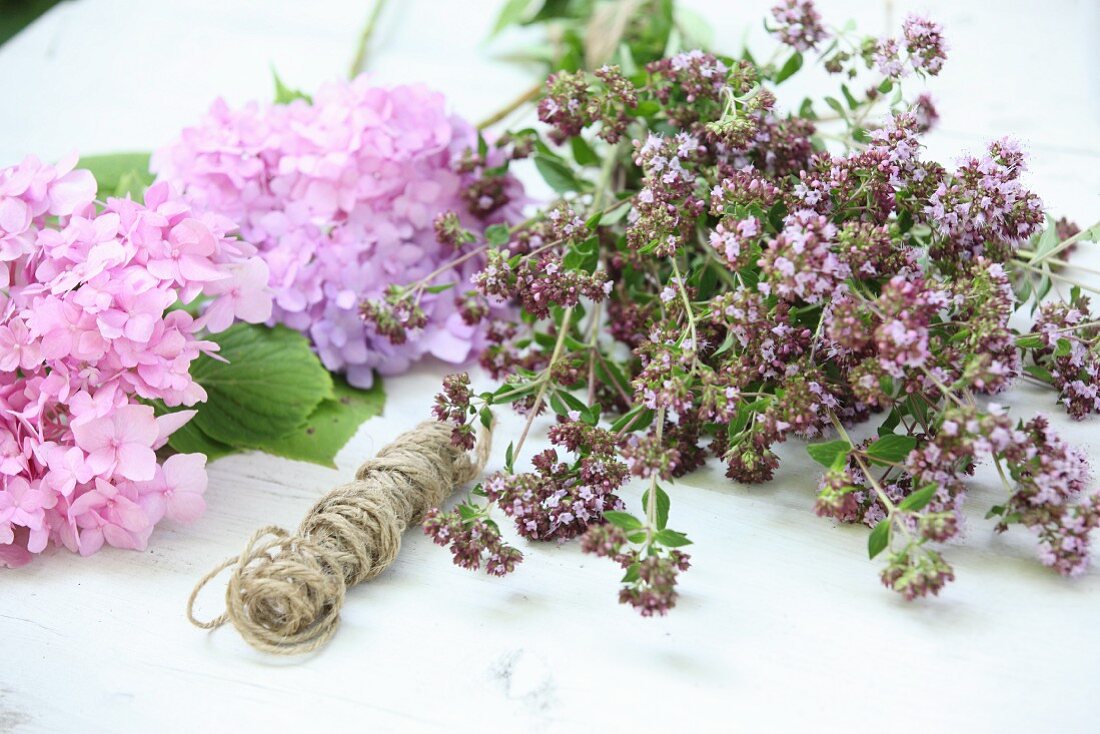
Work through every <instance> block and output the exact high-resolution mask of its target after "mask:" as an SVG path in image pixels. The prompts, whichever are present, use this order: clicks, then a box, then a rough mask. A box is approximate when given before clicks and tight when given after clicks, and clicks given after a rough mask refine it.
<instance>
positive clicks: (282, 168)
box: [0, 76, 522, 387]
mask: <svg viewBox="0 0 1100 734" xmlns="http://www.w3.org/2000/svg"><path fill="white" fill-rule="evenodd" d="M477 148H478V140H477V133H476V131H475V130H474V128H473V126H471V125H470V124H468V123H467V122H465V121H463V120H461V119H460V118H458V117H455V116H453V115H451V114H449V113H448V112H447V107H446V104H445V101H444V98H443V96H442V95H441V94H438V93H436V92H432V91H430V90H428V89H427V88H425V87H423V86H394V87H389V88H384V87H379V86H375V85H373V84H372V83H371V81H370V80H369V79H368V78H367V77H365V76H360V77H359V78H357V79H355V80H353V81H351V82H339V83H333V84H329V85H326V86H323V87H321V89H319V90H318V91H317V93H316V95H314V98H313V99H312V100H307V99H296V100H294V101H292V102H290V103H289V104H268V105H261V104H258V103H251V104H248V105H246V106H244V107H242V108H237V109H234V108H231V107H230V106H229V105H227V104H226V103H225V102H224V101H222V100H218V101H216V102H215V103H214V104H213V106H212V107H211V108H210V111H209V112H208V113H207V115H206V117H205V118H204V119H203V120H202V121H201V122H200V123H199V124H198V125H196V126H194V127H189V128H187V129H185V130H184V131H183V132H182V134H181V135H180V137H179V139H178V140H176V141H175V142H174V143H173V144H171V145H170V146H168V147H166V148H164V149H162V150H160V151H158V152H157V153H155V154H154V156H153V160H152V168H153V170H154V171H155V172H157V173H158V175H159V176H160V177H161V179H163V180H167V181H171V182H173V183H175V184H178V185H179V186H180V187H181V188H182V190H183V192H184V194H185V196H186V197H187V199H188V201H189V202H190V203H191V205H192V206H194V207H195V208H196V209H199V210H202V211H208V212H212V213H216V214H220V215H223V216H227V217H229V218H231V219H232V220H233V221H235V222H238V223H239V224H240V227H241V235H242V236H243V237H244V239H245V240H247V241H248V242H250V243H252V244H254V245H255V246H256V247H257V248H258V250H259V255H260V257H262V258H263V260H264V261H265V263H266V264H267V269H268V270H270V286H271V289H272V290H273V291H274V294H275V308H274V311H273V313H272V314H271V322H280V323H283V324H286V325H287V326H289V327H291V328H294V329H297V330H299V331H301V332H302V333H304V334H306V335H308V336H309V337H310V339H311V340H312V342H313V345H314V348H315V349H316V350H317V353H318V355H319V356H320V358H321V360H322V361H323V362H324V364H325V366H326V367H328V368H329V369H330V370H333V371H343V372H346V373H347V377H348V380H349V381H350V382H351V383H352V384H354V385H357V386H361V387H369V386H370V385H371V382H372V380H373V374H374V371H375V370H377V371H378V372H380V373H382V374H395V373H400V372H404V371H405V370H406V369H408V367H409V365H410V364H411V363H412V362H414V361H416V360H417V359H419V358H421V357H422V356H424V355H429V354H430V355H433V356H435V357H438V358H440V359H443V360H445V361H448V362H453V363H460V362H464V361H466V360H467V359H468V358H470V357H471V356H472V355H475V354H477V353H478V352H479V351H480V349H481V348H482V347H483V346H484V345H485V338H484V332H485V325H484V324H473V323H470V322H471V321H473V320H471V319H464V318H463V316H464V314H463V308H464V304H465V303H466V301H467V298H466V294H467V293H468V292H469V291H471V290H472V285H471V283H470V277H471V276H472V275H473V273H474V272H476V271H477V270H478V268H479V266H480V265H482V264H484V258H477V257H471V258H470V259H469V260H467V261H466V262H465V264H464V265H463V266H460V267H456V268H454V269H450V270H448V271H447V272H445V273H441V274H439V275H437V276H435V277H433V278H432V279H431V284H432V285H433V286H442V285H446V284H452V285H453V286H454V287H453V288H451V289H449V290H446V291H444V292H438V293H437V292H430V293H425V294H424V295H423V297H422V298H421V299H420V300H419V305H420V307H421V308H423V310H424V312H425V316H426V319H425V322H424V323H423V324H422V325H421V324H417V325H416V327H415V328H413V329H411V330H410V333H409V336H408V338H407V339H405V340H404V341H402V342H401V343H400V344H394V343H392V342H391V341H390V340H389V339H387V338H385V337H384V336H382V335H380V334H379V333H378V331H377V329H376V328H375V327H374V326H372V325H370V324H367V323H365V322H364V320H363V318H362V316H361V314H360V309H361V306H362V304H363V303H364V301H367V300H371V299H377V298H379V297H382V296H384V295H385V293H386V291H387V289H388V288H389V287H390V286H391V285H398V286H403V285H408V284H410V283H414V282H417V281H418V280H420V279H422V278H425V277H426V276H429V275H431V274H432V273H433V271H435V270H436V269H437V268H438V267H439V266H440V265H442V264H444V263H447V262H449V261H450V260H452V259H454V255H455V246H454V245H453V244H445V243H442V242H439V241H437V238H436V232H435V228H434V227H433V223H434V222H435V220H436V218H437V217H438V216H439V215H441V214H443V213H444V212H449V211H454V212H457V213H458V216H459V218H460V221H461V224H462V226H463V227H465V228H467V229H469V230H473V231H477V232H480V231H483V230H484V229H485V227H486V226H487V225H489V224H492V223H496V222H500V221H503V220H505V219H512V218H515V215H516V214H517V213H518V205H519V204H520V203H522V202H521V201H520V199H521V195H522V190H521V188H520V186H519V184H518V183H517V182H516V181H515V179H513V178H512V177H510V176H497V177H493V179H492V180H491V182H489V183H491V185H487V182H488V179H485V178H481V177H479V174H480V173H481V172H482V171H484V170H485V168H487V167H490V166H494V165H497V164H498V163H499V161H496V160H493V157H494V156H496V155H499V153H498V151H497V150H496V149H495V148H494V149H492V150H491V151H490V152H489V154H488V156H487V158H488V159H489V160H481V159H480V156H478V155H477V154H476V151H477ZM460 247H466V248H469V249H473V247H474V245H473V244H470V243H464V244H462V245H460ZM460 254H461V253H460ZM176 262H178V263H179V268H180V269H181V271H182V270H183V268H184V267H185V263H186V262H187V261H186V260H185V259H182V258H177V259H175V260H172V261H169V263H167V264H166V265H165V267H166V268H170V267H174V265H173V263H176ZM238 267H240V268H241V272H240V277H239V283H240V286H239V288H237V289H227V288H225V286H223V285H220V284H219V283H212V284H211V287H212V288H213V289H214V291H215V292H219V293H225V294H226V296H227V297H226V298H224V299H223V300H222V301H221V302H220V303H219V304H218V305H216V306H214V307H211V309H210V310H208V311H207V312H206V313H207V315H208V318H209V319H210V320H211V325H215V324H216V325H218V326H222V325H224V324H226V323H228V322H229V321H230V320H231V319H232V318H233V317H237V318H245V319H252V318H254V317H255V316H256V315H257V314H255V313H252V312H249V311H248V310H247V304H248V298H249V295H248V294H249V293H250V292H253V291H255V290H256V289H258V288H260V287H261V286H262V285H263V283H262V282H261V276H266V273H263V272H261V270H260V268H258V267H256V266H251V265H242V266H238ZM4 338H5V337H4V335H3V334H0V340H2V339H4Z"/></svg>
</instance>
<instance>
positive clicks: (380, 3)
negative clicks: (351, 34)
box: [348, 0, 386, 79]
mask: <svg viewBox="0 0 1100 734" xmlns="http://www.w3.org/2000/svg"><path fill="white" fill-rule="evenodd" d="M385 6H386V0H374V7H373V8H372V9H371V13H370V17H369V18H368V19H367V25H366V26H364V27H363V33H362V35H360V36H359V46H358V47H357V48H356V49H355V59H354V60H352V62H351V66H350V67H349V68H348V77H350V78H352V79H354V78H355V77H356V76H358V75H359V72H361V71H363V68H364V65H365V64H366V61H367V51H368V50H369V46H370V39H371V37H372V36H373V35H374V31H375V29H376V28H377V27H378V17H379V16H380V15H382V8H384V7H385Z"/></svg>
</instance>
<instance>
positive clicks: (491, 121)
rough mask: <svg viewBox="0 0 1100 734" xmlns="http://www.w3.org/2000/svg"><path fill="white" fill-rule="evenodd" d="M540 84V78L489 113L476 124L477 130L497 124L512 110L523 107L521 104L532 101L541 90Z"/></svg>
mask: <svg viewBox="0 0 1100 734" xmlns="http://www.w3.org/2000/svg"><path fill="white" fill-rule="evenodd" d="M542 86H543V82H542V81H541V80H540V81H539V82H538V83H537V84H535V85H534V86H533V87H531V88H530V89H528V90H527V91H525V92H524V93H523V94H521V95H519V96H518V97H516V98H515V99H514V100H512V101H511V102H509V103H508V104H507V105H505V106H504V107H502V108H500V109H499V110H497V111H496V112H494V113H493V114H491V115H489V116H488V117H486V118H485V119H484V120H482V121H481V122H479V123H478V124H477V129H478V130H484V129H486V128H489V127H492V126H493V125H495V124H497V123H498V122H500V121H501V120H503V119H504V118H506V117H508V116H509V115H511V114H512V113H513V112H515V111H516V110H518V109H519V108H520V107H523V105H525V104H527V103H528V102H531V101H533V100H534V99H535V98H536V97H538V96H539V93H540V92H541V91H542Z"/></svg>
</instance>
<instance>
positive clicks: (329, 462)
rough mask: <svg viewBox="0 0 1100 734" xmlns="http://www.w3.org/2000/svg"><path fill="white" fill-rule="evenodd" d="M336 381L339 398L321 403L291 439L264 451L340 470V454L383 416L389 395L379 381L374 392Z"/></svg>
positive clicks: (267, 445)
mask: <svg viewBox="0 0 1100 734" xmlns="http://www.w3.org/2000/svg"><path fill="white" fill-rule="evenodd" d="M332 380H333V393H334V394H335V397H334V398H331V399H327V400H323V401H321V404H320V405H318V406H317V409H316V410H314V411H313V413H311V414H310V416H309V418H308V419H307V420H306V422H305V424H304V425H302V426H300V427H299V428H298V429H297V430H295V431H294V432H293V433H291V434H290V435H288V436H283V437H282V438H274V439H269V440H267V441H265V442H264V444H263V447H262V448H263V450H264V451H266V452H267V453H269V454H275V455H276V456H283V457H286V458H288V459H297V460H298V461H308V462H310V463H313V464H320V465H321V466H327V467H331V468H333V469H335V468H336V461H335V459H336V454H337V453H338V452H339V451H340V449H342V448H343V447H344V444H346V443H347V442H348V441H349V440H350V439H351V437H352V436H354V435H355V432H356V431H357V430H359V426H360V425H362V423H363V422H364V421H366V420H367V419H368V418H373V417H374V416H376V415H379V414H380V413H381V412H382V408H383V406H385V404H386V394H385V392H384V391H383V389H382V381H381V380H379V379H377V378H376V379H375V381H374V385H373V386H372V387H371V389H370V390H360V389H358V388H355V387H352V386H351V385H349V384H348V383H347V381H346V380H345V379H344V378H343V377H340V376H337V375H334V376H333V378H332Z"/></svg>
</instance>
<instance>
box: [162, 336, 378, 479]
mask: <svg viewBox="0 0 1100 734" xmlns="http://www.w3.org/2000/svg"><path fill="white" fill-rule="evenodd" d="M210 339H211V341H214V342H216V343H217V344H218V345H219V347H220V349H219V352H218V354H217V356H216V357H211V356H207V355H202V356H200V357H199V358H198V359H197V360H195V362H194V363H193V364H192V365H191V374H192V377H193V378H194V379H195V382H197V383H198V384H199V385H201V386H202V387H203V388H204V389H205V390H206V392H207V401H206V402H205V403H200V404H199V405H197V406H195V408H194V409H195V410H197V413H196V415H195V417H194V418H192V419H191V421H190V422H189V423H187V424H186V425H185V426H184V427H183V428H181V429H180V430H179V431H177V432H176V433H174V434H173V435H172V437H171V439H170V440H169V444H170V445H171V447H172V448H173V449H175V450H176V451H180V452H193V451H198V452H201V453H204V454H206V455H207V456H208V457H210V458H218V457H220V456H225V455H227V454H230V453H233V452H235V451H238V450H242V449H255V450H260V451H265V452H267V453H270V454H275V455H277V456H285V457H287V458H291V459H298V460H301V461H309V462H312V463H315V464H321V465H322V466H333V465H334V464H333V458H334V457H335V455H336V453H337V452H338V451H339V450H340V448H341V447H342V446H343V445H344V444H345V443H347V441H348V439H349V438H351V436H352V435H354V433H355V431H356V429H357V428H358V427H359V425H360V424H361V423H362V422H363V421H364V420H366V419H367V418H370V417H371V416H374V415H377V414H378V413H380V412H381V410H382V405H383V402H384V396H383V392H382V386H381V384H380V383H379V384H376V385H375V386H374V388H372V389H371V390H368V391H362V390H357V389H355V388H352V387H351V386H349V385H348V384H347V383H346V382H345V381H344V380H343V379H342V378H339V377H337V378H333V377H332V376H331V375H329V373H328V372H327V371H326V370H325V368H324V367H323V366H322V365H321V363H320V361H319V360H318V359H317V356H316V354H314V353H313V351H312V349H310V346H309V342H308V341H307V340H306V338H305V337H304V336H302V335H301V334H300V333H298V332H296V331H293V330H291V329H288V328H286V327H283V326H277V327H275V328H268V327H264V326H253V325H249V324H236V325H234V326H232V327H230V328H229V329H228V330H226V331H225V332H223V333H221V334H216V335H214V336H212V337H210ZM156 409H157V411H158V413H164V412H165V411H166V410H168V409H167V408H165V406H163V405H159V404H158V405H156Z"/></svg>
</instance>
